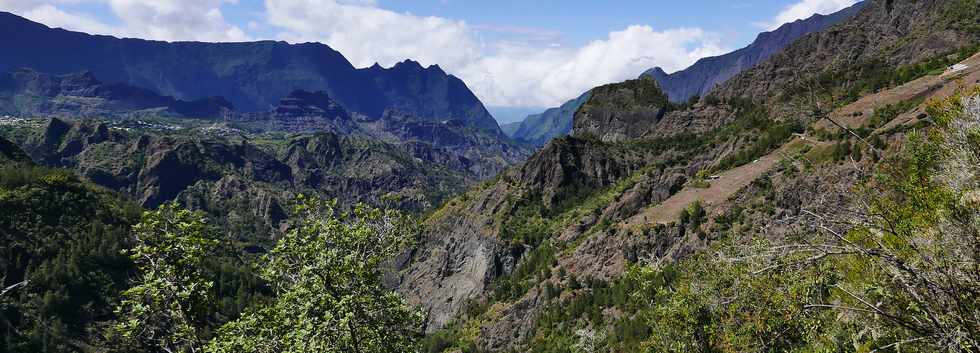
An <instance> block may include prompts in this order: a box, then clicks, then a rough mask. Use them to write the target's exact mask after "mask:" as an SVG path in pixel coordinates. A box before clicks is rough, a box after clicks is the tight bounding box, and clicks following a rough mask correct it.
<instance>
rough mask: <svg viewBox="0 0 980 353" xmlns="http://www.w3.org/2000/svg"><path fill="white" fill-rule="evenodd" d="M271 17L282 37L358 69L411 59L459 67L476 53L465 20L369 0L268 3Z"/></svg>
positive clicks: (287, 0) (299, 0) (269, 1)
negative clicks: (315, 45) (333, 52)
mask: <svg viewBox="0 0 980 353" xmlns="http://www.w3.org/2000/svg"><path fill="white" fill-rule="evenodd" d="M266 12H267V13H266V15H267V16H268V21H269V23H270V24H272V25H274V26H278V27H281V28H283V29H284V30H285V32H283V33H280V35H279V37H280V39H284V40H288V41H291V42H304V41H308V42H323V43H326V44H328V45H330V46H331V47H333V48H334V49H337V50H339V51H340V52H341V53H343V54H344V56H346V57H347V58H348V60H350V61H351V62H352V63H353V64H354V65H355V66H370V65H371V64H374V63H375V62H377V63H380V64H382V65H386V66H388V65H391V64H394V63H396V62H398V61H402V60H405V59H408V58H411V59H413V60H417V61H420V62H423V63H429V64H434V63H438V64H440V65H442V66H445V67H458V66H459V65H462V64H463V63H465V62H467V61H469V60H471V59H472V58H473V57H475V56H476V55H477V52H478V48H477V46H476V45H475V43H474V41H473V40H472V38H473V33H472V32H471V30H470V29H469V27H468V26H467V25H466V23H465V22H462V21H454V20H449V19H445V18H440V17H420V16H414V15H411V14H402V13H396V12H392V11H388V10H384V9H381V8H378V7H375V6H374V3H373V1H366V0H347V1H336V0H266Z"/></svg>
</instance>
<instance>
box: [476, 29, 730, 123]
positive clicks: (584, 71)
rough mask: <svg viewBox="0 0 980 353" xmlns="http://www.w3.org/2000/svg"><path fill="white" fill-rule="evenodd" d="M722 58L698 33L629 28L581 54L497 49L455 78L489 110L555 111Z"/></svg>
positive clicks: (559, 50) (719, 50)
mask: <svg viewBox="0 0 980 353" xmlns="http://www.w3.org/2000/svg"><path fill="white" fill-rule="evenodd" d="M723 52H725V50H724V49H722V48H721V47H720V45H719V44H718V42H717V40H716V37H715V36H714V35H711V34H709V33H706V32H705V31H702V30H700V29H695V28H687V29H673V30H667V31H655V30H654V29H653V28H651V27H649V26H630V27H628V28H626V29H625V30H622V31H618V32H612V33H610V34H609V36H608V38H606V39H603V40H597V41H593V42H591V43H589V44H587V45H585V46H583V47H580V48H573V49H564V48H560V47H558V48H537V47H528V46H513V45H501V46H499V47H498V48H497V49H496V50H495V53H492V54H489V55H487V56H486V57H482V58H479V59H477V60H475V61H474V62H471V63H468V64H467V65H465V66H464V67H462V68H461V69H460V71H459V76H461V77H462V78H463V79H464V80H465V81H466V83H467V84H468V85H469V86H470V88H472V89H473V90H474V91H475V92H476V93H477V95H479V96H480V98H481V100H483V102H484V103H486V104H489V105H503V106H555V105H558V104H560V103H562V102H564V101H565V100H568V99H570V98H574V97H576V96H578V95H579V94H581V93H582V92H584V91H586V90H588V89H591V88H592V87H595V86H598V85H601V84H606V83H611V82H618V81H622V80H625V79H630V78H636V77H637V76H638V75H639V74H640V73H641V72H643V71H645V70H647V69H650V68H652V67H654V66H660V67H662V68H664V69H665V70H667V71H668V72H670V71H676V70H679V69H683V68H685V67H687V66H688V65H690V64H692V63H694V62H695V61H696V60H697V59H699V58H701V57H704V56H710V55H717V54H721V53H723Z"/></svg>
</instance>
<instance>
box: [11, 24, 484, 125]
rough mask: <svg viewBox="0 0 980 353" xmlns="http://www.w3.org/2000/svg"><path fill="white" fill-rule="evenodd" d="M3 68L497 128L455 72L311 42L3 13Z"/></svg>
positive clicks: (250, 103) (241, 102)
mask: <svg viewBox="0 0 980 353" xmlns="http://www.w3.org/2000/svg"><path fill="white" fill-rule="evenodd" d="M0 32H2V33H17V35H8V36H3V38H0V47H2V48H4V55H3V56H0V72H6V71H11V70H16V69H19V68H24V67H27V68H31V69H34V70H37V71H40V72H46V73H51V74H55V75H64V74H72V73H78V72H85V71H87V72H91V73H93V74H94V75H95V76H96V77H98V78H99V79H101V80H103V81H104V82H106V83H107V84H117V83H119V84H125V85H129V86H134V87H143V88H146V89H148V90H150V91H152V92H156V93H157V94H159V95H163V96H171V97H174V98H175V99H178V100H186V101H193V100H198V99H204V98H208V97H214V96H218V97H224V98H225V99H227V100H228V101H229V102H231V104H233V105H234V106H235V107H236V108H237V109H239V110H241V111H243V112H262V111H266V110H268V109H269V108H270V107H272V106H275V105H276V104H277V103H278V102H279V100H280V99H281V98H282V97H286V96H287V95H289V94H290V93H291V92H293V91H294V90H297V89H302V90H306V91H311V92H316V91H325V92H327V93H328V94H329V95H330V97H332V98H333V99H334V100H335V101H337V102H339V103H340V104H341V105H342V106H343V107H344V108H346V109H347V110H348V111H351V112H356V113H360V114H363V115H366V116H370V117H374V118H378V117H381V116H382V115H383V114H384V112H385V111H386V110H389V109H394V110H400V111H404V112H408V113H411V114H412V115H413V116H416V117H418V118H419V119H423V120H430V121H443V120H458V121H461V122H463V123H464V124H465V125H467V126H471V127H475V128H479V129H483V130H487V131H490V132H492V133H497V134H502V133H501V132H500V129H499V127H498V126H497V123H496V121H495V120H494V119H493V117H492V116H491V115H490V113H489V112H488V111H487V110H486V108H485V107H484V106H483V104H482V103H481V102H480V101H479V99H477V98H476V96H475V95H474V94H473V93H472V92H471V91H470V90H469V89H468V88H467V87H466V84H465V83H463V81H461V80H460V79H458V78H456V77H454V76H452V75H448V74H446V73H445V72H444V71H442V69H440V68H439V67H438V66H430V67H428V68H423V67H422V66H421V65H419V64H418V63H417V62H414V61H410V60H407V61H405V62H402V63H399V64H397V65H395V66H394V67H392V68H388V69H386V68H381V67H380V66H373V67H370V68H365V69H356V68H354V66H353V65H351V63H350V62H348V61H347V59H346V58H344V56H343V55H342V54H341V53H339V52H337V51H335V50H333V49H331V48H330V47H328V46H326V45H323V44H317V43H304V44H295V45H293V44H288V43H285V42H273V41H262V42H248V43H199V42H174V43H169V42H159V41H147V40H140V39H119V38H114V37H109V36H93V35H88V34H84V33H79V32H71V31H66V30H62V29H52V28H48V27H46V26H44V25H42V24H39V23H34V22H31V21H28V20H26V19H24V18H21V17H18V16H16V15H13V14H10V13H0Z"/></svg>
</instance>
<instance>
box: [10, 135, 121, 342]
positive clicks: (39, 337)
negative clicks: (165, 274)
mask: <svg viewBox="0 0 980 353" xmlns="http://www.w3.org/2000/svg"><path fill="white" fill-rule="evenodd" d="M11 146H12V144H11V143H10V142H9V141H7V140H5V139H2V138H0V151H2V152H0V209H2V210H3V212H0V241H2V243H3V246H0V288H3V290H2V292H3V294H2V295H0V304H2V305H0V312H2V313H3V314H2V315H0V324H2V325H4V330H5V334H4V339H5V343H4V344H5V346H4V347H5V351H9V352H78V351H82V350H83V349H84V347H85V346H86V343H83V342H94V341H95V336H96V335H95V333H94V332H90V331H88V328H90V327H91V326H90V325H91V324H92V323H93V322H96V321H104V320H106V319H107V318H109V317H111V316H112V304H113V300H114V298H115V297H117V296H118V293H119V292H120V291H122V290H123V289H125V288H126V284H127V281H128V279H129V276H131V275H132V272H133V270H134V266H133V265H132V263H131V262H130V260H129V259H128V258H127V257H126V256H125V255H124V254H122V252H121V251H122V249H125V248H126V247H127V244H128V242H129V238H128V236H129V230H130V228H131V227H132V225H133V224H135V223H136V222H137V221H138V219H139V215H140V209H139V207H137V206H136V205H135V204H133V203H130V202H126V201H124V200H121V199H120V198H118V197H117V196H116V195H114V194H112V193H110V192H108V191H106V190H104V189H101V188H98V187H96V186H94V185H91V184H89V183H86V182H84V181H81V180H79V179H78V178H76V177H74V176H72V175H71V173H70V172H68V171H63V170H53V169H47V168H42V167H38V166H35V165H34V164H33V163H31V162H30V160H29V159H28V160H26V161H25V160H22V159H21V160H19V161H11V160H4V159H3V158H2V155H9V154H13V155H25V154H24V152H22V151H19V150H11ZM13 148H16V147H13Z"/></svg>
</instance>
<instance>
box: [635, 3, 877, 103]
mask: <svg viewBox="0 0 980 353" xmlns="http://www.w3.org/2000/svg"><path fill="white" fill-rule="evenodd" d="M866 5H867V3H866V2H860V3H858V4H855V5H853V6H851V7H849V8H846V9H843V10H841V11H838V12H836V13H833V14H830V15H826V16H825V15H820V14H816V15H813V16H812V17H810V18H808V19H805V20H797V21H796V22H792V23H787V24H784V25H782V26H780V27H779V28H778V29H776V30H774V31H772V32H765V33H762V34H759V36H758V37H757V38H756V40H755V41H754V42H752V44H750V45H749V46H747V47H745V48H742V49H739V50H736V51H734V52H731V53H728V54H725V55H721V56H716V57H710V58H704V59H701V60H698V62H696V63H695V64H694V65H691V67H688V68H687V69H684V70H681V71H678V72H675V73H672V74H667V73H666V72H664V71H663V69H661V68H659V67H657V68H653V69H650V70H649V71H647V72H645V73H643V76H650V77H653V78H654V79H656V80H657V82H660V85H661V86H662V87H663V88H664V91H665V92H666V93H667V96H669V97H670V100H671V101H672V102H686V101H688V100H689V99H691V98H692V97H704V96H706V95H707V94H708V93H709V92H710V91H711V89H712V88H714V87H715V86H717V85H718V84H720V83H722V82H725V81H727V80H728V79H730V78H732V77H733V76H735V75H737V74H738V73H739V72H742V71H745V70H747V69H751V68H752V67H754V66H756V65H757V64H759V63H760V62H763V61H765V60H766V59H768V58H769V57H770V56H772V55H773V54H776V53H778V52H780V51H781V50H783V48H785V47H786V46H787V45H790V44H791V43H793V42H794V41H796V40H797V39H799V38H801V37H803V36H806V35H808V34H810V33H814V32H820V31H822V30H824V29H827V28H829V27H831V26H833V25H835V24H838V23H840V22H842V21H845V20H847V19H850V18H851V17H853V16H854V15H856V14H857V13H858V12H860V11H861V9H863V8H864V7H865V6H866Z"/></svg>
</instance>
